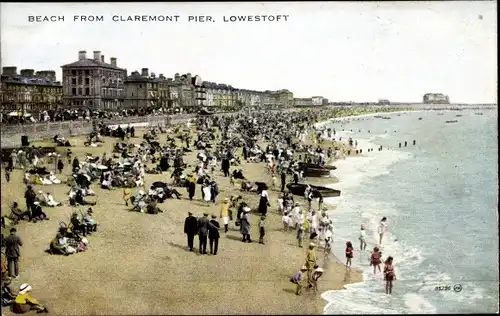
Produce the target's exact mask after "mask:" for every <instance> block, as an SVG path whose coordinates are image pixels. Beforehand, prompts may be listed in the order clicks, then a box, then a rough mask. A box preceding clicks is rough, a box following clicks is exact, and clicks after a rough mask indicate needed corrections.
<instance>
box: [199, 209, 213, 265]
mask: <svg viewBox="0 0 500 316" xmlns="http://www.w3.org/2000/svg"><path fill="white" fill-rule="evenodd" d="M209 222H210V221H209V219H208V213H203V217H200V218H199V219H198V238H199V240H200V254H202V255H206V254H207V238H208V228H209V226H210V225H209Z"/></svg>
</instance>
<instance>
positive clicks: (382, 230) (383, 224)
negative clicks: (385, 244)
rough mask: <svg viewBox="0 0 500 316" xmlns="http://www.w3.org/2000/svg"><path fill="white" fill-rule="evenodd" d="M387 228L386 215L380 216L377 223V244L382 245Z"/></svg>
mask: <svg viewBox="0 0 500 316" xmlns="http://www.w3.org/2000/svg"><path fill="white" fill-rule="evenodd" d="M386 230H387V217H385V216H384V217H382V220H381V221H380V224H379V225H378V235H379V242H378V244H379V245H382V238H384V233H385V232H386Z"/></svg>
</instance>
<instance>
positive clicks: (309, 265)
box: [305, 243, 318, 284]
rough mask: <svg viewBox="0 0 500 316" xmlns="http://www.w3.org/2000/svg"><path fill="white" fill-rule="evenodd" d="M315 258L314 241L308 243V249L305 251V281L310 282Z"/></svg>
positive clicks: (316, 258)
mask: <svg viewBox="0 0 500 316" xmlns="http://www.w3.org/2000/svg"><path fill="white" fill-rule="evenodd" d="M316 260H318V257H317V256H316V245H315V244H314V243H310V244H309V249H307V252H306V264H305V267H306V269H307V283H308V284H311V281H312V273H313V270H314V266H315V265H316Z"/></svg>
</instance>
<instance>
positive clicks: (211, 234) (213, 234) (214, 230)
mask: <svg viewBox="0 0 500 316" xmlns="http://www.w3.org/2000/svg"><path fill="white" fill-rule="evenodd" d="M210 224H211V225H210V228H209V229H208V238H210V239H218V238H220V234H219V228H220V224H219V222H218V221H216V220H215V219H212V220H211V221H210Z"/></svg>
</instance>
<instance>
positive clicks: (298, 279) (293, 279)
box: [290, 266, 307, 295]
mask: <svg viewBox="0 0 500 316" xmlns="http://www.w3.org/2000/svg"><path fill="white" fill-rule="evenodd" d="M306 271H307V267H306V266H302V268H300V271H298V272H297V273H296V274H295V275H294V276H293V277H291V278H290V282H292V283H293V284H296V285H297V289H296V291H295V294H297V295H300V294H301V293H302V282H303V280H304V272H306Z"/></svg>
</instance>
